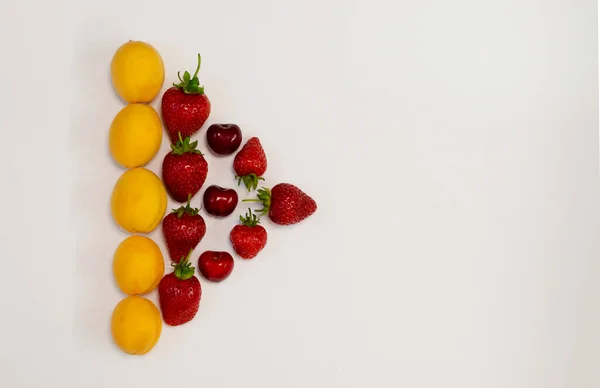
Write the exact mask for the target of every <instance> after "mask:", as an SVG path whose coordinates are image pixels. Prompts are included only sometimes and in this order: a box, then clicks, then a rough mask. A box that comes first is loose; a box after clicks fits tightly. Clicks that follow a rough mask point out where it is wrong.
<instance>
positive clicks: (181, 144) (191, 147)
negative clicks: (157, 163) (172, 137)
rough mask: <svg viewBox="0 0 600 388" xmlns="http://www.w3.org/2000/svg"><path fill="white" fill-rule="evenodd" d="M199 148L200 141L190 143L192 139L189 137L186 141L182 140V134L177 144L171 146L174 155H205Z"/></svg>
mask: <svg viewBox="0 0 600 388" xmlns="http://www.w3.org/2000/svg"><path fill="white" fill-rule="evenodd" d="M197 147H198V140H196V141H194V142H192V143H190V137H189V136H188V137H186V138H185V139H182V138H181V132H179V140H177V143H175V144H171V150H172V151H171V152H172V153H173V154H174V155H183V154H185V153H190V154H199V155H203V154H202V152H200V150H199V149H197Z"/></svg>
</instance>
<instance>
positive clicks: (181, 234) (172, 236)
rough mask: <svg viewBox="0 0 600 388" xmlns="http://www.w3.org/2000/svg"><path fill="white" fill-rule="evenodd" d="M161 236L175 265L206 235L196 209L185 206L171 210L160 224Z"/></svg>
mask: <svg viewBox="0 0 600 388" xmlns="http://www.w3.org/2000/svg"><path fill="white" fill-rule="evenodd" d="M162 230H163V235H164V236H165V241H166V242H167V250H168V251H169V256H170V257H171V260H172V261H174V262H175V263H177V262H179V260H181V258H182V257H185V255H187V253H188V252H190V251H192V250H194V249H195V248H196V247H197V246H198V244H199V243H200V240H202V238H203V237H204V235H205V234H206V223H205V222H204V218H202V216H201V215H200V214H198V209H196V208H192V207H190V200H189V199H188V203H187V205H186V206H181V207H180V208H178V209H173V212H172V213H171V214H169V215H167V216H166V217H165V219H164V220H163V222H162Z"/></svg>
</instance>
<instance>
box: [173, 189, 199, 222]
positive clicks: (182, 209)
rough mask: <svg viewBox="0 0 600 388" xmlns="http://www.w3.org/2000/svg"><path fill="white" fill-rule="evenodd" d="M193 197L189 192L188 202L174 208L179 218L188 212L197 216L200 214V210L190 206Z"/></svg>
mask: <svg viewBox="0 0 600 388" xmlns="http://www.w3.org/2000/svg"><path fill="white" fill-rule="evenodd" d="M191 199H192V194H188V200H187V204H186V205H185V206H180V207H178V208H177V209H173V213H175V214H177V218H181V217H182V216H183V215H184V214H188V215H190V216H195V215H197V214H198V212H199V211H200V210H199V209H198V208H195V207H191V206H190V200H191Z"/></svg>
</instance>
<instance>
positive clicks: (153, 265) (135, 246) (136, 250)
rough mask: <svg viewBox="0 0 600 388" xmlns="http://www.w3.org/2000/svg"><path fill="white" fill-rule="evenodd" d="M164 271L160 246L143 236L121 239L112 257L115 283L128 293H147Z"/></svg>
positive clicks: (156, 284) (153, 287) (158, 280)
mask: <svg viewBox="0 0 600 388" xmlns="http://www.w3.org/2000/svg"><path fill="white" fill-rule="evenodd" d="M164 273H165V261H164V259H163V255H162V253H161V251H160V248H159V247H158V245H156V243H155V242H154V241H152V240H151V239H149V238H148V237H144V236H137V235H135V236H129V237H127V238H126V239H125V240H123V241H122V242H121V243H120V244H119V246H118V247H117V250H116V251H115V255H114V257H113V274H114V276H115V280H116V281H117V285H118V286H119V288H120V289H121V291H123V292H124V293H126V294H128V295H138V294H147V293H148V292H150V291H152V290H154V289H155V288H156V286H158V283H159V282H160V280H161V279H162V277H163V275H164Z"/></svg>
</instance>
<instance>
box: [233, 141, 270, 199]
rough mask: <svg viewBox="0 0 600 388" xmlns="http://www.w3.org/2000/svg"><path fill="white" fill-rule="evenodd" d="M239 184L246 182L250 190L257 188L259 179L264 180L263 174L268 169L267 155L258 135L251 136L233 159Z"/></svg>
mask: <svg viewBox="0 0 600 388" xmlns="http://www.w3.org/2000/svg"><path fill="white" fill-rule="evenodd" d="M233 170H234V171H235V174H236V178H237V180H238V185H239V184H240V183H242V182H244V185H245V186H246V188H247V189H248V191H252V190H256V188H257V187H258V181H259V180H262V181H264V178H263V177H262V175H263V174H264V173H265V171H267V156H266V155H265V151H264V150H263V148H262V145H261V144H260V140H258V137H252V138H250V139H249V140H248V141H247V142H246V144H244V146H243V147H242V149H241V150H240V152H238V153H237V154H236V155H235V159H234V160H233Z"/></svg>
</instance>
